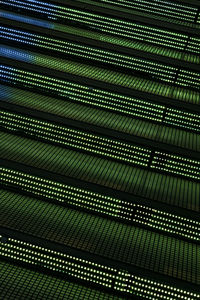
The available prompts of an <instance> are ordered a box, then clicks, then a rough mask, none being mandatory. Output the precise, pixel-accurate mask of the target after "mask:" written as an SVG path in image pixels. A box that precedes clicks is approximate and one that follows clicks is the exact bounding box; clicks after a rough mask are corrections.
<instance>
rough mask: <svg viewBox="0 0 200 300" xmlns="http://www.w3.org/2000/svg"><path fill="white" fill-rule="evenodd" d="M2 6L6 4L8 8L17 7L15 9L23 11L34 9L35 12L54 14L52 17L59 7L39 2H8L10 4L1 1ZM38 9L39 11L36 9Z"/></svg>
mask: <svg viewBox="0 0 200 300" xmlns="http://www.w3.org/2000/svg"><path fill="white" fill-rule="evenodd" d="M1 3H2V4H6V5H10V6H15V7H16V6H17V7H20V8H25V9H29V10H30V9H31V10H33V8H36V11H39V12H45V11H46V12H45V13H47V12H50V11H51V12H54V15H55V13H56V12H57V11H58V9H59V6H58V5H53V4H47V3H45V2H39V1H35V2H33V1H30V2H28V3H27V2H25V1H10V3H8V2H7V1H3V0H2V1H1ZM32 3H35V4H32ZM45 6H46V7H45ZM38 8H40V10H39V9H38Z"/></svg>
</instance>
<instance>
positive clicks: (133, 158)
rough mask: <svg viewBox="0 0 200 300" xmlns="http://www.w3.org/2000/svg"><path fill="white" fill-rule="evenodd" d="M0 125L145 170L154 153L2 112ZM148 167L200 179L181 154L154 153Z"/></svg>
mask: <svg viewBox="0 0 200 300" xmlns="http://www.w3.org/2000/svg"><path fill="white" fill-rule="evenodd" d="M1 116H2V117H1V120H0V125H1V126H2V127H5V128H7V129H9V130H11V131H14V132H15V131H16V130H20V131H24V132H25V133H27V134H28V135H29V134H30V136H37V137H39V138H41V139H42V140H44V141H50V142H55V143H56V144H58V145H62V146H66V147H68V146H69V147H72V148H74V149H77V150H83V151H86V152H89V153H90V154H94V155H95V154H97V155H102V156H103V157H105V158H112V159H117V160H120V161H122V162H127V163H131V164H133V165H138V166H140V165H141V166H143V167H147V166H148V165H149V164H150V157H151V154H152V152H153V150H150V148H147V147H141V146H140V147H139V146H136V145H132V144H128V143H124V142H120V141H117V140H114V139H109V138H105V137H103V136H98V135H95V134H89V133H87V132H84V131H80V130H76V129H70V128H67V127H63V126H61V125H57V124H52V123H50V122H48V121H40V120H37V119H35V118H31V117H26V116H23V115H22V116H21V115H17V114H15V113H9V112H4V111H1ZM152 155H153V161H152V163H151V164H150V168H153V169H154V170H163V171H167V172H169V173H173V174H176V175H182V176H186V177H187V176H189V178H193V179H197V180H200V162H198V161H197V160H192V159H190V158H184V157H181V156H180V155H173V154H167V153H165V152H159V151H155V154H152Z"/></svg>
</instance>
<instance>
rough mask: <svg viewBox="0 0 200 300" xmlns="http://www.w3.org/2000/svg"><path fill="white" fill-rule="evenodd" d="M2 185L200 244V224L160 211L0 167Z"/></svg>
mask: <svg viewBox="0 0 200 300" xmlns="http://www.w3.org/2000/svg"><path fill="white" fill-rule="evenodd" d="M0 171H1V174H2V176H1V183H2V184H3V185H5V186H8V187H15V188H17V190H18V191H20V190H22V191H26V192H29V193H31V195H32V196H40V197H45V198H47V199H48V200H54V201H55V200H56V201H58V202H62V203H66V204H68V205H72V206H73V207H79V208H85V209H87V210H89V211H91V212H97V213H101V214H102V215H105V216H108V217H109V216H112V217H115V218H117V219H121V220H126V221H131V222H133V223H135V224H141V225H145V226H148V227H150V228H153V229H158V230H161V231H162V232H168V233H172V234H176V235H179V236H182V237H185V238H188V239H191V240H194V241H200V234H199V230H198V228H200V222H198V221H195V220H192V219H189V218H187V217H181V216H177V215H174V214H171V213H167V212H165V211H161V210H159V209H155V208H151V207H147V206H145V205H142V204H136V203H134V201H132V202H131V203H127V202H126V201H124V200H121V199H117V198H114V197H109V196H106V195H102V194H99V193H94V192H90V191H87V190H84V189H81V188H78V187H73V186H69V185H66V184H61V183H59V182H56V181H51V180H47V179H45V178H42V177H37V176H34V175H29V174H27V173H24V172H19V171H15V170H11V169H7V168H3V167H0Z"/></svg>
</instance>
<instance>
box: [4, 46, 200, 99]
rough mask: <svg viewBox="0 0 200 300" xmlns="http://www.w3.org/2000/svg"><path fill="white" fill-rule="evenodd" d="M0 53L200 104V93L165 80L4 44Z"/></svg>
mask: <svg viewBox="0 0 200 300" xmlns="http://www.w3.org/2000/svg"><path fill="white" fill-rule="evenodd" d="M0 55H1V56H3V57H7V58H11V59H15V60H18V61H22V62H27V63H30V64H35V65H37V66H41V67H45V68H48V69H53V70H58V71H61V72H64V73H69V74H73V75H77V76H81V77H85V78H89V79H93V80H97V81H101V82H105V83H108V84H114V85H117V86H122V87H126V88H130V89H134V90H137V91H141V92H145V93H148V94H153V95H157V96H162V97H167V98H172V99H176V100H181V101H186V102H192V103H199V102H200V93H199V92H195V91H190V90H188V91H187V90H185V89H182V88H180V87H173V86H170V85H166V84H164V83H160V82H155V81H151V80H148V79H143V78H140V77H136V76H132V75H127V74H123V73H119V72H115V71H111V70H107V69H103V68H99V67H95V66H90V65H86V64H82V63H78V62H73V61H70V60H63V59H59V58H55V57H50V56H46V55H42V54H37V53H35V52H29V51H23V50H20V49H15V48H12V47H7V46H1V49H0Z"/></svg>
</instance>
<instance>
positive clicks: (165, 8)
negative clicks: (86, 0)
mask: <svg viewBox="0 0 200 300" xmlns="http://www.w3.org/2000/svg"><path fill="white" fill-rule="evenodd" d="M100 2H103V3H106V4H113V5H118V6H120V7H126V8H128V9H129V8H131V9H134V10H135V9H138V10H140V11H144V13H145V14H146V13H150V14H152V13H153V14H157V15H161V16H167V17H170V18H176V19H179V20H184V21H190V22H194V20H195V17H196V13H197V10H198V9H197V8H194V7H191V6H186V5H183V4H178V3H174V2H169V1H158V0H156V1H153V2H152V1H144V0H136V1H134V3H133V2H132V1H128V0H125V1H124V0H115V1H113V0H101V1H100ZM113 8H114V7H113Z"/></svg>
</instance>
